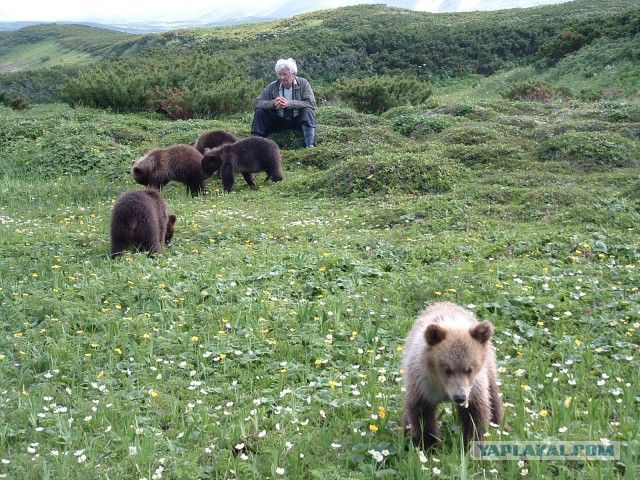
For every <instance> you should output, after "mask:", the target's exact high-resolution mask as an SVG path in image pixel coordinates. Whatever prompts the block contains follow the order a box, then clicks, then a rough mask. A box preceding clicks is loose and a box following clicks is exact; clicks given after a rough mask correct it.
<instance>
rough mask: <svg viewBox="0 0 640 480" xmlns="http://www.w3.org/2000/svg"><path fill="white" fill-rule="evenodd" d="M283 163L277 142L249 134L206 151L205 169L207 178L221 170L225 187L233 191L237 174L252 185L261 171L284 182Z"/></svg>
mask: <svg viewBox="0 0 640 480" xmlns="http://www.w3.org/2000/svg"><path fill="white" fill-rule="evenodd" d="M281 162H282V159H281V157H280V148H278V144H277V143H276V142H274V141H273V140H269V139H268V138H262V137H248V138H244V139H242V140H238V141H237V142H235V143H230V144H226V145H222V146H220V147H216V148H212V149H209V150H205V153H204V156H203V157H202V170H203V171H204V173H205V175H207V178H208V177H210V176H211V175H213V174H214V173H215V172H217V171H219V172H220V178H222V186H223V187H224V189H225V190H226V191H227V192H230V191H231V189H232V188H233V184H234V182H235V178H236V175H237V174H238V173H241V174H242V176H243V177H244V179H245V181H246V182H247V184H249V185H250V186H252V187H255V186H256V178H255V175H254V174H255V173H258V172H266V173H267V178H266V179H267V180H273V181H274V182H279V181H281V180H282V170H281V168H282V167H281Z"/></svg>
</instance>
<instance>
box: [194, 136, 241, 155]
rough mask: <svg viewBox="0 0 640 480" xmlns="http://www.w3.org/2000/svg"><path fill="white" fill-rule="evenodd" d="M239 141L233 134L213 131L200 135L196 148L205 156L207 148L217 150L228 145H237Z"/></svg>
mask: <svg viewBox="0 0 640 480" xmlns="http://www.w3.org/2000/svg"><path fill="white" fill-rule="evenodd" d="M237 141H238V137H236V136H235V135H234V134H233V133H229V132H225V131H224V130H213V131H211V132H205V133H203V134H202V135H200V138H198V141H197V142H196V145H195V147H196V150H198V151H199V152H200V153H203V154H204V152H205V150H206V149H207V148H216V147H219V146H221V145H224V144H226V143H236V142H237Z"/></svg>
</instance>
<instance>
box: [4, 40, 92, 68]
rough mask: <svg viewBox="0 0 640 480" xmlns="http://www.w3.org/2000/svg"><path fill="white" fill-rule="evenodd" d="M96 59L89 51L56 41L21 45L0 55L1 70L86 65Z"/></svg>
mask: <svg viewBox="0 0 640 480" xmlns="http://www.w3.org/2000/svg"><path fill="white" fill-rule="evenodd" d="M92 61H95V59H94V58H93V57H92V56H91V55H90V54H88V53H84V52H81V51H76V50H69V49H67V48H65V47H64V46H62V45H60V44H59V43H57V42H55V41H45V42H39V43H35V44H29V45H21V46H19V47H16V48H15V49H13V50H12V51H11V53H10V54H7V55H4V56H0V66H1V67H0V72H1V73H10V72H17V71H22V70H29V69H37V68H49V67H55V66H60V65H86V64H88V63H90V62H92Z"/></svg>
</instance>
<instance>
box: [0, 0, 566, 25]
mask: <svg viewBox="0 0 640 480" xmlns="http://www.w3.org/2000/svg"><path fill="white" fill-rule="evenodd" d="M443 1H444V0H420V1H418V2H417V4H416V10H420V11H425V12H435V11H437V8H438V6H439V5H440V4H442V3H443ZM561 1H566V0H511V1H509V0H503V1H502V2H501V1H500V0H495V3H496V4H500V3H504V4H509V3H511V4H516V3H519V4H527V5H528V6H535V5H540V4H542V3H557V2H561ZM273 3H274V4H278V3H282V2H273ZM319 3H320V2H319ZM322 3H323V5H324V7H322V8H335V7H339V6H344V5H353V4H355V3H358V2H357V0H331V1H325V2H322ZM372 3H384V0H380V1H379V2H372ZM491 3H494V2H491ZM476 4H478V0H460V1H459V3H458V9H457V10H458V11H469V10H473V9H474V8H473V7H474V5H476ZM267 5H268V6H271V5H269V3H268V0H267V2H265V0H240V1H239V3H234V2H233V0H231V1H230V0H98V1H92V0H0V22H19V21H38V22H55V21H70V22H74V21H82V22H96V23H108V22H138V21H154V22H170V21H182V20H192V19H195V18H198V17H199V16H200V15H202V14H203V13H210V12H212V11H223V10H227V11H228V10H230V9H234V8H236V7H238V6H242V9H243V10H248V11H251V10H256V11H257V10H264V7H265V6H267ZM518 6H523V5H518Z"/></svg>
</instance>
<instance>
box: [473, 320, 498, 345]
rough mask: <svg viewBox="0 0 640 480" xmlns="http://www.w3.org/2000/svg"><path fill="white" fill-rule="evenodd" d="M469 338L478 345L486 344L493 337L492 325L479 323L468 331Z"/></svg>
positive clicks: (485, 322)
mask: <svg viewBox="0 0 640 480" xmlns="http://www.w3.org/2000/svg"><path fill="white" fill-rule="evenodd" d="M469 333H470V334H471V338H473V339H475V340H477V341H478V342H480V343H487V342H488V341H489V340H491V337H492V336H493V325H492V324H491V323H489V322H487V321H484V322H480V323H479V324H477V325H476V326H475V327H473V328H472V329H471V330H469Z"/></svg>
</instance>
